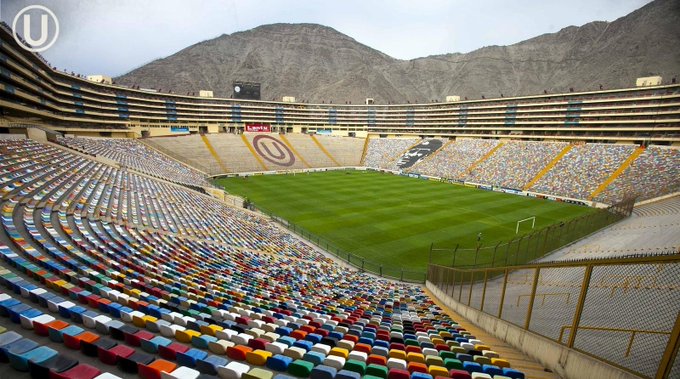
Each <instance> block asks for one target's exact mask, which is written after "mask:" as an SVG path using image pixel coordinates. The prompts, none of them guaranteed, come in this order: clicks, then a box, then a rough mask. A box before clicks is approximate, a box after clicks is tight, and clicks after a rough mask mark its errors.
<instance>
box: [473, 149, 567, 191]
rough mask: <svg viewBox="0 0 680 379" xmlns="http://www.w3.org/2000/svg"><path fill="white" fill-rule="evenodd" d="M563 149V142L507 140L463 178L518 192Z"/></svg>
mask: <svg viewBox="0 0 680 379" xmlns="http://www.w3.org/2000/svg"><path fill="white" fill-rule="evenodd" d="M565 146H567V143H566V142H533V141H510V142H508V143H506V144H504V145H503V146H501V147H500V148H499V149H498V150H496V152H495V153H494V154H493V155H491V156H490V157H489V158H488V159H487V160H485V161H483V162H482V163H480V164H479V165H478V166H476V167H475V168H474V170H472V172H470V174H469V175H468V176H467V178H466V179H467V180H469V181H471V182H476V183H484V184H489V185H494V186H501V187H507V188H514V189H520V190H521V189H522V188H524V186H525V185H526V184H527V183H529V182H530V181H531V180H532V179H533V178H534V177H535V176H536V174H538V173H539V172H540V171H541V169H543V168H544V167H545V166H546V165H547V164H548V163H550V161H551V160H552V159H553V158H554V157H555V156H556V155H557V154H558V153H559V152H560V151H562V149H564V147H565Z"/></svg>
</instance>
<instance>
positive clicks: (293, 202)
mask: <svg viewBox="0 0 680 379" xmlns="http://www.w3.org/2000/svg"><path fill="white" fill-rule="evenodd" d="M216 184H217V185H220V186H223V187H224V188H225V189H226V190H227V191H228V192H230V193H233V194H237V195H240V196H242V197H247V198H249V199H250V200H251V201H252V202H253V203H254V204H255V205H256V206H257V207H259V208H261V209H263V210H266V211H268V212H269V213H272V214H275V215H277V216H279V217H281V218H284V219H286V220H288V221H289V222H292V223H294V224H297V225H299V226H302V227H303V228H305V229H306V230H308V231H310V232H312V233H314V234H316V235H318V236H321V237H324V238H326V239H327V240H330V241H332V243H333V244H335V245H336V246H338V247H340V248H341V249H343V250H344V251H346V252H351V253H353V254H355V255H358V256H361V257H364V258H365V259H366V260H369V261H372V262H376V263H378V264H384V265H386V266H392V267H407V268H409V269H412V270H416V271H422V270H424V269H425V268H426V267H427V262H428V259H429V247H430V243H434V244H435V246H436V247H454V246H456V244H460V247H461V248H472V247H475V246H477V234H478V233H479V232H481V233H482V240H481V243H482V245H484V246H489V245H495V244H496V243H497V242H499V241H508V240H509V239H511V238H515V237H516V234H515V227H516V224H517V221H518V220H520V219H524V218H526V217H530V216H536V229H539V228H542V227H545V226H548V225H552V224H555V223H558V222H560V221H567V220H570V219H572V218H574V217H577V216H581V215H583V214H586V213H588V212H591V211H592V210H591V209H590V208H587V207H582V206H576V205H571V204H566V203H558V202H554V201H548V200H541V199H534V198H530V197H522V196H517V195H508V194H503V193H497V192H490V191H483V190H478V189H474V188H468V187H463V186H460V185H454V184H447V183H440V182H435V181H426V180H420V179H414V178H408V177H403V176H395V175H390V174H382V173H377V172H367V171H328V172H320V173H310V174H297V175H295V176H293V175H266V176H252V177H249V178H247V179H244V178H227V179H220V180H218V181H217V182H216ZM530 226H531V224H530V223H524V224H522V229H521V230H520V234H522V232H525V233H527V232H530ZM446 259H447V262H448V261H449V260H450V258H446Z"/></svg>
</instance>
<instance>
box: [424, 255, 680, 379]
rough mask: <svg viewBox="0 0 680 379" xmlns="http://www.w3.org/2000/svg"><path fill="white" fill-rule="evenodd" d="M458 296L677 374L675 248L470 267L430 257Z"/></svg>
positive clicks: (574, 344)
mask: <svg viewBox="0 0 680 379" xmlns="http://www.w3.org/2000/svg"><path fill="white" fill-rule="evenodd" d="M427 280H428V281H429V282H430V283H431V284H433V285H434V286H436V287H438V288H439V290H440V291H441V292H443V293H445V294H446V295H447V296H449V297H451V298H452V299H453V300H454V301H457V302H458V303H462V304H464V305H467V306H469V307H472V308H474V309H477V310H479V311H482V312H484V313H487V314H490V315H492V316H494V317H498V318H500V319H503V320H505V321H508V322H510V323H512V324H515V325H517V326H518V327H521V328H523V329H526V330H529V331H531V332H534V333H537V334H540V335H543V336H545V337H547V338H550V339H552V340H554V341H555V342H557V343H560V344H563V345H565V346H567V347H569V348H572V349H575V350H578V351H580V352H582V353H585V354H588V355H590V356H592V357H595V358H597V359H600V360H602V361H605V362H607V363H609V364H612V365H614V366H617V367H619V368H621V369H624V370H626V371H628V372H631V373H634V374H636V375H638V376H640V377H643V378H658V379H661V378H677V377H680V359H676V356H677V355H678V349H679V348H680V254H678V252H677V250H669V251H666V252H665V253H664V254H662V255H655V256H631V257H617V258H611V259H598V260H584V261H559V262H546V263H536V264H525V265H519V266H506V267H486V268H475V269H460V268H451V267H445V266H441V265H435V264H431V265H429V270H428V277H427Z"/></svg>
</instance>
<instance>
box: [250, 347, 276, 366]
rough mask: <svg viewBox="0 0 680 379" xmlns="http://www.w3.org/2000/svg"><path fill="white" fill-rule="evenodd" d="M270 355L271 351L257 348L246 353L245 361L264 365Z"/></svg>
mask: <svg viewBox="0 0 680 379" xmlns="http://www.w3.org/2000/svg"><path fill="white" fill-rule="evenodd" d="M271 356H272V353H271V352H269V351H264V350H260V349H257V350H253V351H249V352H247V353H246V362H248V363H250V364H254V365H255V366H264V365H265V363H267V359H269V357H271Z"/></svg>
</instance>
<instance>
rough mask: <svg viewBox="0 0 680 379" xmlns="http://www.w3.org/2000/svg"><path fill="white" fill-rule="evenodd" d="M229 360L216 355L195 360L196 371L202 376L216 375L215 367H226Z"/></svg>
mask: <svg viewBox="0 0 680 379" xmlns="http://www.w3.org/2000/svg"><path fill="white" fill-rule="evenodd" d="M227 363H229V360H228V359H226V358H223V357H220V356H218V355H209V356H207V357H205V358H204V359H197V360H196V370H198V371H199V372H200V373H202V374H208V375H217V366H226V365H227Z"/></svg>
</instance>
